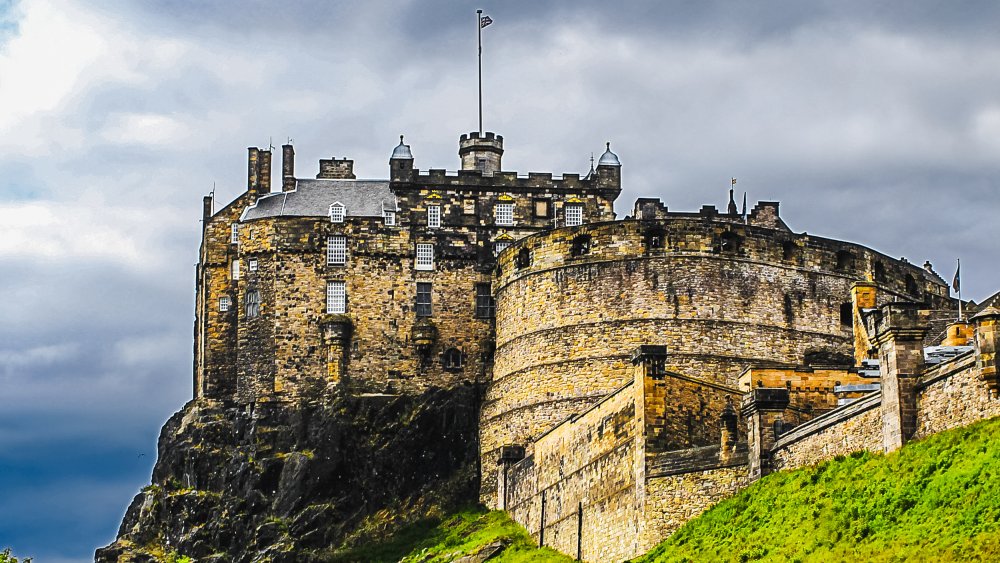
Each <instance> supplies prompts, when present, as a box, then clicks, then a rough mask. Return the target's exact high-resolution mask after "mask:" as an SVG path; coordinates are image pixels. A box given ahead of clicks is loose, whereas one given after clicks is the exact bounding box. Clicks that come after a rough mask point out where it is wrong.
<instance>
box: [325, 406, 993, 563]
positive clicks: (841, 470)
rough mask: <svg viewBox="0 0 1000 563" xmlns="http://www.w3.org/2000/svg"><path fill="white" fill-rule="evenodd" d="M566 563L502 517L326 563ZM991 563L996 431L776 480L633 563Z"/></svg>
mask: <svg viewBox="0 0 1000 563" xmlns="http://www.w3.org/2000/svg"><path fill="white" fill-rule="evenodd" d="M491 550H496V551H497V552H498V553H497V555H496V556H495V557H493V558H490V559H489V561H491V562H494V561H495V562H522V561H523V562H527V561H555V562H560V561H572V559H571V558H569V557H565V556H563V555H560V554H558V553H556V552H554V551H552V550H550V549H538V548H536V547H534V543H533V542H532V540H531V538H530V537H529V536H528V535H527V533H526V532H525V531H524V529H522V528H521V527H520V526H518V525H517V524H516V523H514V522H512V521H511V520H510V519H509V518H507V516H506V515H505V514H504V513H502V512H487V511H486V510H484V509H482V508H469V509H466V510H463V511H460V512H457V513H454V514H452V515H450V516H448V517H447V518H444V519H439V520H429V521H424V522H421V523H418V524H416V525H411V526H409V527H407V528H404V529H403V530H402V531H401V532H399V533H397V534H396V535H394V536H392V537H391V538H390V539H389V540H388V541H385V542H382V543H379V544H370V545H363V546H360V547H357V548H354V549H352V550H349V551H341V552H337V553H336V554H335V555H333V557H332V559H331V560H332V561H340V562H347V561H404V562H418V561H419V562H422V563H423V562H428V563H429V562H439V561H440V562H444V561H454V560H456V559H459V558H460V557H463V556H466V555H475V554H479V558H477V559H475V560H477V561H482V560H484V559H483V558H484V557H487V556H488V554H489V552H490V551H491ZM682 561H683V562H689V561H690V562H701V561H711V562H715V561H736V562H746V561H801V562H820V561H822V562H829V561H886V562H889V561H899V562H902V561H906V562H912V561H928V562H929V561H934V562H937V561H1000V419H994V420H988V421H984V422H981V423H979V424H975V425H973V426H969V427H967V428H960V429H957V430H952V431H949V432H944V433H941V434H938V435H935V436H932V437H930V438H928V439H927V440H923V441H920V442H916V443H912V444H909V445H907V446H906V447H905V448H903V449H902V450H900V451H899V452H896V453H894V454H891V455H888V456H883V455H875V454H869V453H858V454H855V455H851V456H847V457H841V458H837V459H835V460H832V461H830V462H827V463H823V464H821V465H818V466H815V467H808V468H803V469H799V470H796V471H790V472H782V473H776V474H774V475H769V476H768V477H766V478H764V479H762V480H760V481H759V482H757V483H756V484H754V485H753V486H752V487H750V488H748V489H747V490H745V491H743V492H742V493H740V494H739V495H737V496H735V497H733V498H731V499H728V500H726V501H723V502H721V503H719V504H718V505H716V506H715V507H714V508H712V509H710V510H708V511H707V512H705V513H704V514H702V515H701V516H700V517H699V518H696V519H695V520H692V521H691V522H689V523H688V524H687V525H685V526H684V527H682V528H681V529H680V530H678V532H677V533H676V534H674V535H673V536H671V537H670V538H669V539H668V540H666V541H665V542H663V543H662V544H660V545H659V546H657V547H656V548H654V549H653V550H652V551H650V552H649V553H648V554H647V555H645V556H644V557H641V558H639V559H636V560H635V563H652V562H657V563H660V562H682Z"/></svg>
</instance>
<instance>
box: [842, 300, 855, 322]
mask: <svg viewBox="0 0 1000 563" xmlns="http://www.w3.org/2000/svg"><path fill="white" fill-rule="evenodd" d="M840 324H842V325H843V326H854V304H853V303H841V304H840Z"/></svg>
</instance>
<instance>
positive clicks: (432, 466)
mask: <svg viewBox="0 0 1000 563" xmlns="http://www.w3.org/2000/svg"><path fill="white" fill-rule="evenodd" d="M478 396H479V392H478V390H477V389H476V388H475V387H473V386H464V387H460V388H457V389H452V390H442V389H431V390H429V391H427V392H425V393H423V394H421V395H409V396H391V395H377V396H360V397H350V398H347V397H342V398H333V399H331V400H330V401H329V402H327V403H325V404H302V405H287V404H286V405H282V404H258V405H255V406H253V407H235V406H226V405H222V404H220V403H217V402H213V401H206V400H204V399H199V400H196V401H192V402H190V403H188V404H187V405H186V406H185V407H184V408H183V409H182V410H181V411H180V412H178V413H176V414H174V416H172V417H171V418H170V420H169V421H167V423H166V424H165V425H164V427H163V429H162V431H161V434H160V441H159V452H158V455H159V457H158V459H157V462H156V467H155V468H154V470H153V478H152V484H151V485H149V486H147V487H145V488H144V489H143V490H142V491H141V492H140V493H139V494H137V495H136V497H135V499H133V501H132V504H131V505H130V506H129V508H128V511H127V512H126V514H125V518H124V520H123V522H122V524H121V527H120V529H119V531H118V537H117V539H116V541H115V542H114V543H113V544H111V545H110V546H107V547H104V548H101V549H98V550H97V553H96V555H95V559H96V560H97V561H98V562H104V561H109V562H110V561H115V562H119V561H156V560H160V558H162V557H164V556H165V555H169V554H171V553H176V554H179V555H185V556H189V557H192V558H195V559H196V560H198V561H205V560H208V561H233V562H242V561H275V562H278V561H322V560H324V559H325V558H326V557H325V555H328V554H329V553H330V550H331V548H335V547H337V546H339V545H341V544H342V543H343V542H344V540H345V538H348V537H349V535H350V534H351V533H352V532H354V531H355V529H356V528H357V527H358V526H359V525H360V524H362V523H365V524H366V525H367V526H368V527H373V525H372V518H371V517H372V516H373V515H375V514H376V513H378V512H379V511H382V512H381V515H382V516H384V515H386V514H389V513H397V512H408V513H410V514H416V515H419V514H420V513H422V512H426V511H427V510H430V509H431V508H432V507H434V506H443V505H448V504H451V503H455V502H463V501H467V500H472V499H475V497H476V492H477V487H478V483H477V482H476V474H477V468H476V458H477V455H476V454H477V444H476V438H477V431H476V419H477V410H478V407H477V403H478ZM386 509H390V510H388V511H387V510H386ZM376 519H377V518H376ZM374 527H375V528H378V527H379V524H377V523H376V524H375V525H374Z"/></svg>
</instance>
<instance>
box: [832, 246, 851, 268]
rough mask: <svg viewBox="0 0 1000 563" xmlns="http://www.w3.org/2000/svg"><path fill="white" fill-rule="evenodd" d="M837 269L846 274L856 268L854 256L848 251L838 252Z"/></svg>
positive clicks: (836, 258)
mask: <svg viewBox="0 0 1000 563" xmlns="http://www.w3.org/2000/svg"><path fill="white" fill-rule="evenodd" d="M835 267H836V270H837V271H838V272H844V271H847V270H850V269H852V268H854V254H852V253H851V252H849V251H847V250H839V251H837V255H836V257H835Z"/></svg>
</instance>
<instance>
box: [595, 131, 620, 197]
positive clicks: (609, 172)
mask: <svg viewBox="0 0 1000 563" xmlns="http://www.w3.org/2000/svg"><path fill="white" fill-rule="evenodd" d="M606 147H607V150H605V151H604V154H602V155H601V159H600V160H598V161H597V176H596V178H597V189H599V190H601V191H602V192H603V195H604V196H605V197H607V198H608V199H611V200H614V199H616V198H617V197H618V195H619V194H620V193H621V192H622V163H621V161H619V160H618V155H617V154H615V153H613V152H611V143H610V142H608V143H607V145H606Z"/></svg>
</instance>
